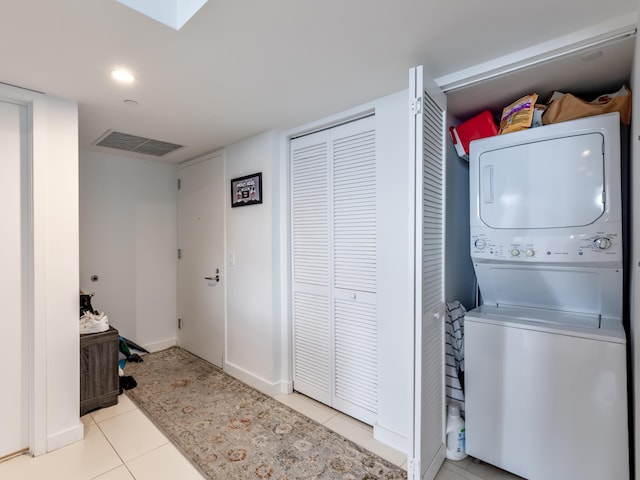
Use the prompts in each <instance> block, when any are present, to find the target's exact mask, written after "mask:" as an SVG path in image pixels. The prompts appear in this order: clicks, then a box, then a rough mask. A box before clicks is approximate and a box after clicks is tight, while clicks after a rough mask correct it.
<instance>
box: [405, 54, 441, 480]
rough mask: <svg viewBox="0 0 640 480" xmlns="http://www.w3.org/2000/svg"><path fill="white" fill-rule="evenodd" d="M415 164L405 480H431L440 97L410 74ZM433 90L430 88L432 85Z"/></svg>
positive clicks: (436, 430)
mask: <svg viewBox="0 0 640 480" xmlns="http://www.w3.org/2000/svg"><path fill="white" fill-rule="evenodd" d="M410 79H411V82H410V83H411V86H410V88H409V91H410V96H411V98H410V100H411V103H412V104H414V105H415V108H414V110H413V111H412V112H411V114H410V116H411V119H412V124H413V129H412V131H413V151H414V157H415V158H414V161H415V168H416V170H415V172H416V173H415V181H416V186H415V192H416V199H415V200H416V203H415V213H416V217H415V223H416V239H415V264H416V272H415V283H416V299H415V300H416V305H415V316H416V318H415V322H416V325H415V329H414V331H415V362H414V366H415V367H414V368H415V372H414V394H415V397H414V425H415V428H414V432H415V436H414V442H413V458H412V459H410V464H409V478H412V479H415V480H418V479H420V480H432V479H433V478H435V476H436V474H437V472H438V470H439V468H440V465H441V464H442V462H443V461H444V457H445V450H444V428H445V427H444V421H445V405H444V312H445V304H444V300H445V298H444V212H445V204H444V199H445V196H444V186H445V164H444V158H445V106H446V98H445V97H444V95H443V94H442V93H441V92H439V91H438V90H437V89H435V88H431V87H430V85H429V82H428V80H427V79H426V78H424V77H423V72H422V67H417V68H415V69H412V70H411V73H410ZM434 87H435V85H434Z"/></svg>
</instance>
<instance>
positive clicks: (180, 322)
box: [178, 318, 182, 330]
mask: <svg viewBox="0 0 640 480" xmlns="http://www.w3.org/2000/svg"><path fill="white" fill-rule="evenodd" d="M181 328H182V319H181V318H179V319H178V330H180V329H181Z"/></svg>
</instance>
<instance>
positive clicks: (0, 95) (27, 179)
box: [0, 86, 47, 455]
mask: <svg viewBox="0 0 640 480" xmlns="http://www.w3.org/2000/svg"><path fill="white" fill-rule="evenodd" d="M5 89H6V90H5ZM34 97H36V96H35V95H34V94H33V93H30V92H28V91H24V92H23V91H19V90H17V89H16V90H14V89H13V88H10V87H4V86H2V87H1V89H0V101H2V102H6V103H11V104H14V105H19V106H21V107H24V108H25V112H26V119H25V124H26V125H25V131H24V132H21V135H22V134H24V135H25V142H24V148H25V151H23V152H22V154H21V158H20V174H21V193H20V197H21V198H20V210H21V212H20V216H21V224H22V225H21V236H22V246H23V247H24V250H22V251H21V256H22V275H23V276H22V292H21V296H22V299H21V303H22V317H21V323H22V333H23V337H22V349H23V357H24V359H25V362H24V364H23V365H22V368H23V369H24V371H23V374H24V375H25V376H26V379H27V380H26V382H27V392H26V394H27V412H26V415H27V419H26V420H27V437H28V440H27V442H28V446H27V448H28V451H29V452H30V453H31V454H32V455H40V454H43V453H45V452H46V451H47V434H46V410H47V404H46V386H47V385H46V321H45V320H46V318H45V315H44V313H45V312H41V314H38V312H36V309H37V307H36V304H35V290H36V286H35V256H36V245H35V242H34V228H35V209H36V205H34V181H35V180H34V174H33V171H34V165H33V151H34V138H33V130H34V114H33V110H34V101H35V98H34ZM40 207H41V208H42V207H44V206H43V205H41V206H40Z"/></svg>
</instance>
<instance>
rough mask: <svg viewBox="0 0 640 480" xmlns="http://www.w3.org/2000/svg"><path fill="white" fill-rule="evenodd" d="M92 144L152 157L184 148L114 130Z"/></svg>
mask: <svg viewBox="0 0 640 480" xmlns="http://www.w3.org/2000/svg"><path fill="white" fill-rule="evenodd" d="M93 144H94V145H97V146H98V147H106V148H115V149H116V150H124V151H127V152H134V153H143V154H145V155H153V156H154V157H162V156H163V155H166V154H167V153H171V152H173V151H175V150H177V149H179V148H182V147H183V146H184V145H177V144H175V143H169V142H162V141H160V140H154V139H152V138H146V137H138V136H137V135H129V134H128V133H122V132H116V131H114V130H108V131H107V132H106V133H105V134H104V135H103V136H102V137H100V138H99V139H98V140H96V141H95V142H94V143H93Z"/></svg>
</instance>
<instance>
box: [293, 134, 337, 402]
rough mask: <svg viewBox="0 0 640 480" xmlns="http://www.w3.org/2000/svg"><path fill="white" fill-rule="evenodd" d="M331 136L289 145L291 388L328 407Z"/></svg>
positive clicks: (330, 367)
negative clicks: (291, 325)
mask: <svg viewBox="0 0 640 480" xmlns="http://www.w3.org/2000/svg"><path fill="white" fill-rule="evenodd" d="M329 153H330V135H329V132H326V131H325V132H319V133H316V134H314V135H308V136H305V137H301V138H297V139H294V140H292V141H291V183H292V185H291V222H292V226H291V227H292V228H291V231H292V236H293V238H292V281H293V284H292V313H293V387H294V389H295V390H297V391H299V392H301V393H304V394H305V395H308V396H310V397H312V398H315V399H316V400H318V401H320V402H323V403H326V404H330V403H331V396H332V390H333V389H332V383H333V361H332V358H331V356H332V352H333V349H332V345H331V341H332V340H331V339H332V337H333V325H332V308H331V298H330V275H331V269H330V223H329V222H330V207H331V206H330V203H329V200H330V192H329V187H330V177H329V165H330V164H329Z"/></svg>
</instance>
